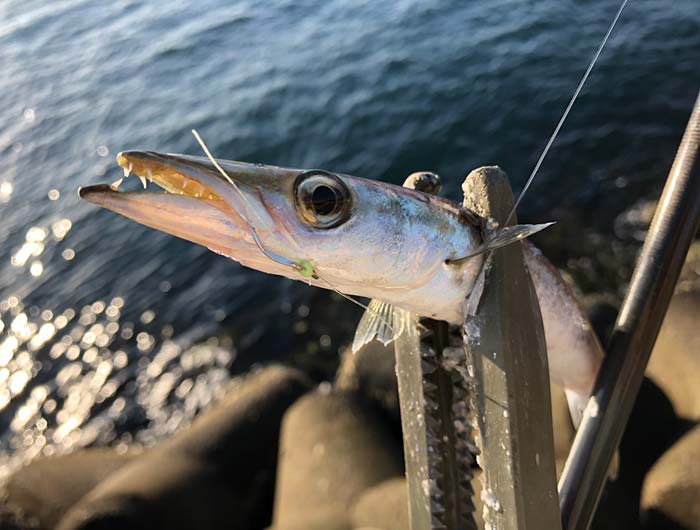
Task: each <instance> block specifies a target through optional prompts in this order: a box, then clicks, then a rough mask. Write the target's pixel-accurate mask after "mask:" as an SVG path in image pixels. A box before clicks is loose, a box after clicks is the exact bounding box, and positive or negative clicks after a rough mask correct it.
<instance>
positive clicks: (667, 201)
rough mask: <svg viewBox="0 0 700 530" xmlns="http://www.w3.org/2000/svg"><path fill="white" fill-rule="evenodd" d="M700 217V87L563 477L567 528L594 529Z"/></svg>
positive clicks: (561, 492)
mask: <svg viewBox="0 0 700 530" xmlns="http://www.w3.org/2000/svg"><path fill="white" fill-rule="evenodd" d="M699 224H700V94H698V97H697V99H696V101H695V105H694V107H693V111H692V113H691V115H690V119H689V120H688V125H687V127H686V130H685V133H684V135H683V139H682V140H681V143H680V146H679V147H678V152H677V153H676V158H675V160H674V162H673V165H672V166H671V170H670V172H669V174H668V177H667V180H666V185H665V187H664V190H663V193H662V195H661V198H660V200H659V204H658V206H657V208H656V212H655V213H654V218H653V219H652V222H651V225H650V226H649V232H648V233H647V237H646V239H645V240H644V246H643V247H642V251H641V254H640V256H639V260H638V261H637V266H636V268H635V270H634V273H633V275H632V281H631V283H630V287H629V289H628V290H627V295H626V296H625V300H624V302H623V303H622V307H621V308H620V312H619V314H618V317H617V322H616V323H615V328H614V330H613V333H612V336H611V339H610V343H609V346H608V349H607V355H606V356H605V359H604V361H603V364H602V366H601V369H600V372H599V374H598V378H597V381H596V384H595V387H594V390H593V394H592V397H591V399H590V401H589V402H588V406H587V407H586V410H585V411H584V417H583V421H582V423H581V426H580V427H579V430H578V432H577V433H576V438H575V439H574V444H573V447H572V449H571V453H570V454H569V458H568V459H567V462H566V466H565V467H564V472H563V474H562V477H561V480H560V482H559V499H560V500H559V502H560V509H561V517H562V527H563V530H588V528H589V527H590V524H591V521H592V519H593V515H594V514H595V510H596V507H597V506H598V501H599V500H600V496H601V494H602V491H603V486H604V485H605V480H606V476H607V473H608V468H609V466H610V462H611V459H612V456H613V453H614V452H615V450H616V449H617V446H618V445H619V443H620V440H621V439H622V435H623V433H624V430H625V427H626V425H627V421H628V419H629V416H630V413H631V412H632V407H633V406H634V402H635V400H636V398H637V394H638V392H639V388H640V385H641V383H642V379H643V377H644V370H645V368H646V365H647V362H648V361H649V356H650V355H651V351H652V348H653V347H654V343H655V342H656V337H657V335H658V333H659V329H660V328H661V324H662V322H663V320H664V316H665V315H666V311H667V309H668V306H669V303H670V301H671V297H672V296H673V291H674V287H675V285H676V281H677V280H678V276H679V274H680V271H681V267H682V266H683V262H684V260H685V256H686V254H687V252H688V248H689V247H690V244H691V242H692V240H693V237H694V236H695V234H696V232H697V230H698V225H699Z"/></svg>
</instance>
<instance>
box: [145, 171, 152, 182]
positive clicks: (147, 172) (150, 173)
mask: <svg viewBox="0 0 700 530" xmlns="http://www.w3.org/2000/svg"><path fill="white" fill-rule="evenodd" d="M146 175H148V180H150V181H151V182H153V173H152V172H151V169H150V168H148V169H147V170H146Z"/></svg>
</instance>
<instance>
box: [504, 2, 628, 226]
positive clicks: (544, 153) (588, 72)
mask: <svg viewBox="0 0 700 530" xmlns="http://www.w3.org/2000/svg"><path fill="white" fill-rule="evenodd" d="M628 1H629V0H623V2H622V5H621V6H620V8H619V9H618V10H617V13H616V14H615V17H614V18H613V21H612V23H611V24H610V27H609V28H608V31H607V33H606V34H605V37H603V40H602V41H601V43H600V45H599V46H598V49H597V50H596V52H595V54H594V55H593V59H591V62H590V63H589V64H588V68H587V69H586V72H585V73H584V74H583V77H582V78H581V81H579V84H578V86H577V87H576V90H575V91H574V95H573V96H571V99H570V100H569V104H568V105H567V106H566V109H565V110H564V114H562V116H561V118H560V119H559V123H557V126H556V128H555V129H554V132H553V133H552V136H550V137H549V141H548V142H547V145H546V146H545V148H544V150H543V151H542V154H541V155H540V157H539V158H538V159H537V163H536V164H535V167H534V168H533V170H532V173H530V176H529V177H528V179H527V182H526V183H525V186H524V187H523V190H522V191H521V192H520V195H518V199H517V200H516V201H515V203H514V204H513V208H512V209H511V211H510V213H509V214H508V217H506V222H505V223H503V224H504V225H508V223H509V222H510V220H511V219H512V218H513V214H515V210H516V209H517V208H518V205H519V204H520V201H522V200H523V197H525V194H526V193H527V190H528V189H529V188H530V185H531V184H532V181H533V180H535V176H537V172H538V171H539V170H540V167H542V162H544V159H545V158H546V157H547V153H549V150H550V149H551V147H552V144H554V140H556V138H557V136H558V135H559V131H560V130H561V128H562V126H563V125H564V122H565V121H566V119H567V118H568V117H569V113H570V112H571V109H572V108H573V106H574V103H576V100H577V99H578V97H579V94H581V90H582V89H583V86H584V85H585V84H586V81H588V77H589V76H590V75H591V72H592V71H593V67H594V66H595V64H596V63H597V62H598V58H599V57H600V54H601V53H602V52H603V48H605V45H606V44H607V43H608V40H609V39H610V35H612V32H613V30H614V29H615V26H616V25H617V21H618V20H620V15H622V11H624V9H625V6H626V5H627V2H628Z"/></svg>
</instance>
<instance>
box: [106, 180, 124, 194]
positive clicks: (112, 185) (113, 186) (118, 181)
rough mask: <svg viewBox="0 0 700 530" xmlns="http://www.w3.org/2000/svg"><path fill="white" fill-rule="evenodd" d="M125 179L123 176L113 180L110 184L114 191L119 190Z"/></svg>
mask: <svg viewBox="0 0 700 530" xmlns="http://www.w3.org/2000/svg"><path fill="white" fill-rule="evenodd" d="M123 180H124V179H123V178H120V179H117V180H115V181H114V182H112V184H110V185H109V187H110V188H112V189H113V190H114V191H117V189H118V188H119V186H121V184H122V181H123Z"/></svg>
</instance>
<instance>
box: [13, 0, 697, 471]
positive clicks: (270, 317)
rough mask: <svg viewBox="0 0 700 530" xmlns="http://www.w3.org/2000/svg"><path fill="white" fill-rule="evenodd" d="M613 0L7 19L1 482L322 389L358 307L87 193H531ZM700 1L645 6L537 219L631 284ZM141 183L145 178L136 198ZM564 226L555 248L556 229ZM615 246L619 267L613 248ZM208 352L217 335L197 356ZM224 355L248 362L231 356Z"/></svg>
mask: <svg viewBox="0 0 700 530" xmlns="http://www.w3.org/2000/svg"><path fill="white" fill-rule="evenodd" d="M617 7H618V2H617V0H599V1H598V0H597V1H573V0H539V1H536V2H531V1H519V0H499V1H492V2H488V3H483V2H458V1H456V0H454V1H448V2H441V3H439V4H435V5H432V6H431V5H428V4H427V3H426V2H419V1H402V2H386V3H385V2H364V3H361V2H353V3H352V6H349V5H346V3H344V2H335V1H334V2H327V1H295V2H276V3H274V4H273V3H269V2H265V3H262V2H238V3H236V4H233V5H232V4H231V3H229V2H225V1H223V0H203V1H199V2H192V3H186V2H182V1H170V2H164V1H153V2H145V1H144V2H139V1H130V0H124V1H114V2H100V1H96V0H67V1H62V2H40V1H28V0H5V1H4V2H2V3H1V4H0V71H1V72H2V74H1V75H0V162H1V164H0V168H1V169H0V319H1V320H0V411H1V412H0V455H2V456H0V466H3V469H4V470H5V471H6V470H7V469H10V468H11V467H13V466H15V465H17V464H18V463H19V462H21V461H24V460H28V459H31V458H33V457H35V456H36V455H37V454H41V453H46V454H50V453H55V452H63V451H68V450H72V449H73V448H75V447H78V446H86V445H92V444H115V445H117V446H118V447H123V446H124V444H126V443H130V442H132V441H136V442H140V443H146V444H148V443H153V441H155V440H157V439H159V438H160V437H162V436H165V435H167V434H168V433H169V432H172V431H173V430H175V429H176V428H178V427H179V426H180V425H181V424H183V423H186V422H187V421H189V419H190V418H191V417H192V415H193V414H195V413H196V412H197V411H198V410H200V409H201V408H203V407H205V406H206V405H207V404H208V403H209V402H210V401H211V400H212V399H215V398H216V396H217V395H218V394H220V393H221V392H223V389H224V388H225V387H226V385H227V384H228V381H229V379H230V374H232V373H233V374H235V373H239V372H241V371H243V370H246V369H247V368H248V367H249V366H250V365H251V363H254V362H256V361H266V360H269V359H273V358H285V359H291V360H292V361H293V362H296V363H298V364H301V365H303V366H305V367H307V368H309V369H310V370H312V371H314V373H316V374H317V375H319V376H324V375H327V374H329V373H331V370H332V367H333V365H334V363H335V362H336V359H337V353H338V350H339V348H341V347H342V346H343V343H344V341H346V340H347V338H348V334H349V333H350V330H351V329H352V326H353V324H354V321H355V320H356V318H357V315H358V312H357V308H355V307H353V306H351V305H349V304H347V303H346V302H344V301H342V300H340V299H338V298H336V297H334V296H333V295H330V294H328V293H325V292H321V291H315V290H312V289H310V288H307V287H305V286H303V285H301V284H296V283H293V282H290V281H287V280H283V279H278V278H271V277H267V276H264V275H261V274H259V273H256V272H252V271H249V270H245V269H243V268H241V267H240V266H239V265H237V264H236V263H234V262H231V261H228V260H226V259H224V258H222V257H219V256H216V255H214V254H212V253H210V252H208V251H207V250H205V249H203V248H200V247H197V246H195V245H192V244H189V243H186V242H183V241H179V240H176V239H175V238H172V237H170V236H167V235H164V234H161V233H157V232H155V231H152V230H149V229H147V228H144V227H142V226H139V225H136V224H134V223H132V222H130V221H128V220H126V219H124V218H121V217H118V216H116V215H114V214H111V213H109V212H107V211H101V210H98V209H97V208H95V207H94V206H91V205H89V204H86V203H83V202H81V201H80V200H79V199H78V197H77V193H76V190H77V188H78V186H80V185H85V184H94V183H98V182H111V181H113V180H115V179H116V178H118V177H119V176H120V170H119V168H118V167H117V166H116V164H115V162H114V157H115V155H116V153H117V152H118V151H120V150H123V149H130V148H138V149H154V150H159V151H169V152H185V153H194V154H199V152H198V148H197V146H196V143H195V142H194V140H193V138H192V136H191V135H190V132H189V131H190V129H192V128H197V129H198V130H199V131H200V132H201V133H202V135H203V136H204V138H205V139H206V140H207V142H208V144H209V146H210V147H211V148H212V150H213V151H214V153H215V154H216V155H217V156H218V157H221V158H230V159H237V160H244V161H251V162H267V163H274V164H279V165H289V166H293V167H323V168H327V169H330V170H335V171H341V172H345V173H349V174H354V175H358V176H363V177H370V178H376V179H381V180H385V181H389V182H395V183H400V182H401V181H402V180H403V179H404V177H405V176H406V175H407V174H409V173H411V172H413V171H416V170H421V169H429V170H433V171H436V172H438V173H440V174H441V175H442V177H443V181H444V182H445V188H446V193H447V194H448V195H449V196H451V197H453V198H455V199H457V198H458V195H459V189H460V188H459V185H460V182H461V180H462V178H463V177H464V175H466V173H467V172H468V171H469V170H471V169H473V168H474V167H476V166H480V165H485V164H498V165H500V166H501V167H503V168H504V169H505V170H506V171H507V172H508V173H509V174H510V176H511V178H512V181H513V184H514V187H515V188H516V189H518V188H519V187H520V186H521V185H522V183H523V182H524V180H525V178H526V177H527V174H528V173H529V171H530V168H531V167H532V165H533V163H534V161H535V160H536V158H537V156H538V155H539V152H540V151H541V149H542V148H543V146H544V144H545V142H546V140H547V137H548V135H549V133H550V132H551V130H552V129H553V127H554V125H555V124H556V121H557V120H558V118H559V116H560V114H561V112H562V110H563V108H564V106H565V105H566V102H567V100H568V98H569V97H570V95H571V93H572V91H573V90H574V88H575V86H576V84H577V82H578V80H579V78H580V76H581V74H582V73H583V71H584V69H585V67H586V64H587V62H588V60H589V59H590V57H591V56H592V54H593V52H594V50H595V48H596V46H597V45H598V43H599V41H600V39H601V38H602V36H603V34H604V32H605V29H606V28H607V25H608V24H609V22H610V20H611V18H612V16H613V14H614V12H615V10H616V9H617ZM698 64H700V4H698V2H697V0H678V1H676V2H673V3H666V2H657V1H652V0H634V1H632V2H630V5H629V7H628V10H627V11H626V12H625V14H624V16H623V18H622V20H621V23H620V26H619V30H618V31H617V32H616V33H615V35H614V37H613V39H612V40H611V42H610V45H609V47H608V48H607V49H606V51H605V52H604V54H603V56H602V59H601V61H600V64H599V66H598V67H597V68H596V70H595V72H594V74H593V76H592V77H591V79H590V82H589V84H588V85H587V87H586V89H585V90H584V92H583V94H582V97H581V99H580V101H579V103H578V105H577V106H576V108H575V110H574V112H573V113H572V114H571V118H570V120H569V122H568V123H567V125H566V127H565V128H564V130H563V132H562V134H561V136H560V138H559V140H558V141H557V143H556V144H555V148H554V149H553V151H552V153H551V156H550V157H549V158H548V160H547V162H546V164H545V165H544V167H543V169H542V171H541V174H540V176H539V178H538V180H537V181H536V183H535V185H534V186H533V188H532V191H531V193H530V194H529V195H528V196H527V198H526V199H525V201H524V202H523V204H522V208H521V212H520V215H521V219H524V220H528V221H544V220H551V219H559V220H560V221H561V222H560V228H558V229H554V230H553V231H552V234H551V235H550V236H548V238H549V239H546V240H544V241H543V242H542V243H543V245H544V246H545V249H547V250H549V251H550V252H551V253H552V255H553V256H554V258H555V260H556V261H557V263H558V264H559V265H561V266H563V267H567V268H568V269H570V272H572V274H573V275H574V276H575V277H578V278H579V279H580V280H581V282H582V284H583V286H584V289H585V290H589V291H591V290H596V289H600V290H612V291H615V290H616V289H619V288H620V286H621V285H623V284H624V280H625V278H626V274H627V271H628V267H629V263H631V259H630V258H629V254H630V253H631V254H632V255H633V253H634V250H635V249H636V248H637V247H636V245H637V244H638V243H637V242H636V241H634V242H632V243H630V244H629V245H626V246H625V244H624V242H622V241H620V238H619V237H618V236H616V235H615V233H614V230H613V227H614V224H615V223H614V221H615V219H616V218H617V217H618V216H619V215H620V214H621V213H622V212H624V211H626V210H628V209H629V208H631V207H632V206H633V205H635V204H637V203H638V202H639V201H640V200H643V199H648V198H653V197H655V196H656V195H657V194H658V192H659V190H660V188H661V186H662V181H663V177H664V176H665V172H666V171H667V169H668V167H669V164H670V161H671V160H672V157H673V154H674V151H675V147H676V145H677V142H678V140H679V139H680V136H681V134H682V129H683V126H684V123H685V120H686V119H687V115H688V113H689V109H690V106H691V104H692V102H693V100H694V98H695V96H696V94H697V91H698V87H700V68H698ZM130 184H134V183H130ZM557 230H558V231H557ZM621 248H622V249H623V250H622V251H621V250H620V249H621ZM207 339H208V342H205V343H204V344H201V342H202V341H206V340H207ZM231 352H233V353H231Z"/></svg>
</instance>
